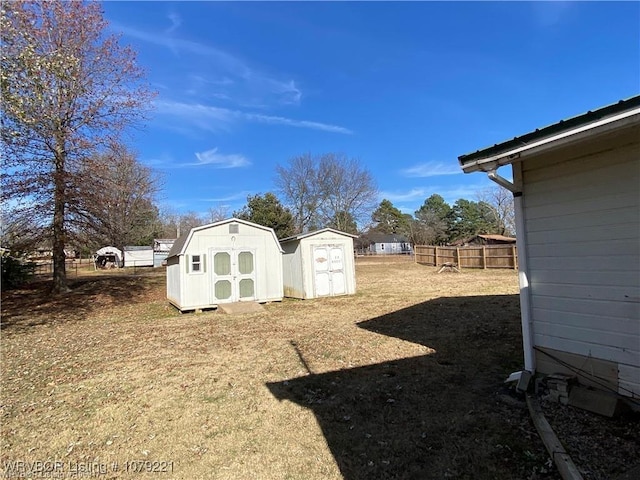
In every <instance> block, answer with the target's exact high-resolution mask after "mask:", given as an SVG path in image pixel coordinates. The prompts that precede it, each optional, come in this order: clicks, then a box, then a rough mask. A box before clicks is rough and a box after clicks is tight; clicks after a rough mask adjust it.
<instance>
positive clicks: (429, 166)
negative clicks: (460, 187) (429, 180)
mask: <svg viewBox="0 0 640 480" xmlns="http://www.w3.org/2000/svg"><path fill="white" fill-rule="evenodd" d="M400 173H401V174H402V175H404V176H405V177H420V178H426V177H437V176H440V175H456V174H458V173H460V174H461V173H463V172H462V169H461V168H460V166H459V165H458V164H457V163H456V162H453V161H452V162H447V163H444V162H425V163H420V164H418V165H414V166H413V167H409V168H405V169H403V170H400Z"/></svg>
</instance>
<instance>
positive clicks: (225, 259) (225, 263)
mask: <svg viewBox="0 0 640 480" xmlns="http://www.w3.org/2000/svg"><path fill="white" fill-rule="evenodd" d="M213 271H214V272H215V273H216V275H230V274H231V255H229V254H228V253H227V252H218V253H216V254H215V256H214V257H213ZM216 296H217V295H216ZM218 298H220V297H218Z"/></svg>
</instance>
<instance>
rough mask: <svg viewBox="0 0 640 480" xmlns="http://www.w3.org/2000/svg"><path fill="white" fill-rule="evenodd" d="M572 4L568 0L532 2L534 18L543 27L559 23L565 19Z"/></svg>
mask: <svg viewBox="0 0 640 480" xmlns="http://www.w3.org/2000/svg"><path fill="white" fill-rule="evenodd" d="M572 4H573V2H566V1H554V2H532V3H531V8H532V12H533V20H534V22H535V23H536V24H537V25H538V26H540V27H543V28H546V27H552V26H554V25H557V24H559V23H561V22H562V21H563V20H564V19H565V17H566V16H567V13H568V11H569V9H570V8H571V7H572V6H573V5H572Z"/></svg>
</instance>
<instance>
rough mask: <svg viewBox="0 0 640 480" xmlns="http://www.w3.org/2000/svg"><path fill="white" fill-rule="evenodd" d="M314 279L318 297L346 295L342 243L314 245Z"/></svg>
mask: <svg viewBox="0 0 640 480" xmlns="http://www.w3.org/2000/svg"><path fill="white" fill-rule="evenodd" d="M312 249H313V266H314V271H313V280H314V282H313V283H314V290H315V296H316V297H326V296H331V295H344V294H345V293H346V291H347V289H346V280H345V271H344V270H345V267H344V247H343V246H342V245H313V246H312Z"/></svg>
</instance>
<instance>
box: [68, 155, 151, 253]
mask: <svg viewBox="0 0 640 480" xmlns="http://www.w3.org/2000/svg"><path fill="white" fill-rule="evenodd" d="M85 167H88V168H90V170H89V171H84V172H82V175H81V178H82V179H83V184H82V188H80V189H79V190H80V195H79V198H78V199H76V201H74V202H71V203H70V206H69V213H70V216H71V218H72V219H76V218H83V219H85V220H86V222H85V223H86V227H85V228H84V229H83V230H87V231H91V232H94V233H95V235H96V237H97V238H98V239H100V240H101V242H102V243H108V244H109V245H113V246H116V247H118V248H120V249H122V247H124V246H125V245H151V242H152V241H153V239H154V237H156V236H157V235H158V234H159V233H160V231H161V226H160V219H159V211H158V208H157V207H156V205H155V196H156V194H157V193H158V191H159V189H160V179H159V177H158V176H157V175H156V174H155V172H154V171H153V170H152V169H150V168H149V167H147V166H145V165H143V164H141V163H140V162H139V161H138V160H137V158H136V156H135V154H134V153H132V152H131V151H129V150H128V149H127V148H126V147H124V146H120V145H117V146H114V147H113V148H112V149H111V150H110V151H109V152H107V153H102V154H99V155H96V156H95V158H92V159H91V161H90V162H88V163H87V164H86V165H85ZM88 191H89V192H90V193H89V192H88Z"/></svg>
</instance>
